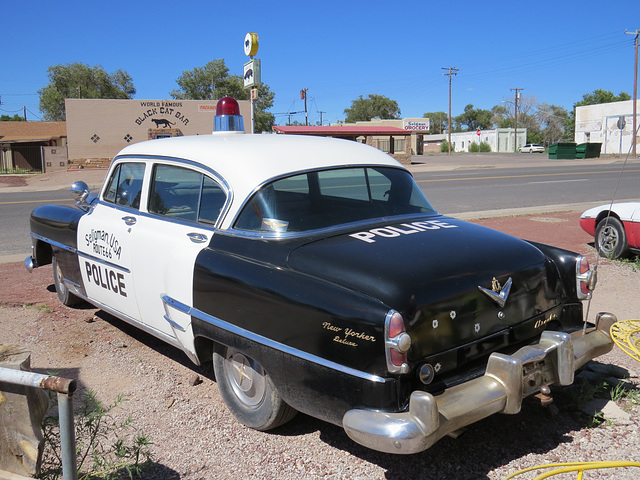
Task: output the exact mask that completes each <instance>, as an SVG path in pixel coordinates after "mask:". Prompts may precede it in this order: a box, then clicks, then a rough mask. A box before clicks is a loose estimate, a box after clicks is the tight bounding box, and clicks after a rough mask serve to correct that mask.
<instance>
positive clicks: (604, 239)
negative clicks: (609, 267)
mask: <svg viewBox="0 0 640 480" xmlns="http://www.w3.org/2000/svg"><path fill="white" fill-rule="evenodd" d="M595 240H596V248H597V249H598V253H599V254H600V255H602V256H603V257H607V258H620V257H624V256H625V255H627V254H628V253H629V244H628V243H627V234H626V232H625V231H624V225H622V222H621V221H620V220H618V219H617V218H616V217H607V218H603V219H602V220H600V222H598V226H597V227H596V236H595Z"/></svg>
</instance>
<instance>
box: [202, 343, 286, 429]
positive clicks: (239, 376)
mask: <svg viewBox="0 0 640 480" xmlns="http://www.w3.org/2000/svg"><path fill="white" fill-rule="evenodd" d="M213 369H214V372H215V375H216V382H217V383H218V389H219V390H220V394H221V395H222V399H223V400H224V403H225V404H226V405H227V407H228V408H229V410H231V413H233V415H234V416H235V417H236V418H237V419H238V420H239V421H240V422H241V423H243V424H245V425H246V426H248V427H251V428H253V429H255V430H261V431H265V430H270V429H272V428H276V427H278V426H280V425H283V424H285V423H287V422H288V421H289V420H291V419H292V418H293V417H294V416H295V414H296V413H297V412H296V410H295V409H294V408H292V407H290V406H289V405H288V404H287V403H285V401H284V400H283V399H282V397H281V396H280V394H279V393H278V391H277V390H276V388H275V386H274V385H273V382H272V381H271V378H269V375H268V374H267V372H265V370H264V369H263V368H262V365H260V364H259V363H258V362H256V361H255V360H253V359H252V358H250V357H248V356H246V355H245V354H244V353H242V352H240V351H238V350H236V349H233V348H228V347H224V346H220V347H218V348H217V349H216V351H215V352H214V354H213Z"/></svg>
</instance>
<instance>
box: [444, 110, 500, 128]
mask: <svg viewBox="0 0 640 480" xmlns="http://www.w3.org/2000/svg"><path fill="white" fill-rule="evenodd" d="M492 118H493V113H492V112H491V111H490V110H482V109H475V108H473V105H471V104H469V105H467V106H466V107H464V113H462V114H460V115H458V116H457V117H455V118H454V119H453V124H454V130H455V131H457V132H472V131H474V130H477V129H478V128H480V129H482V130H486V129H489V128H491V126H492Z"/></svg>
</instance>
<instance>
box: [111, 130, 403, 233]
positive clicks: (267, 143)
mask: <svg viewBox="0 0 640 480" xmlns="http://www.w3.org/2000/svg"><path fill="white" fill-rule="evenodd" d="M123 155H127V156H129V155H132V156H151V157H169V158H178V159H186V160H190V161H193V162H196V163H198V164H202V165H203V166H206V167H208V168H210V169H212V170H213V171H215V172H216V173H218V175H220V177H222V179H224V180H225V181H226V183H227V185H228V186H229V188H230V189H231V191H232V196H233V200H232V205H231V209H230V211H229V212H228V213H229V214H230V216H231V217H234V216H235V215H236V213H237V211H238V209H239V208H240V206H241V205H242V203H243V202H244V201H245V200H246V198H247V197H248V196H249V195H250V194H251V193H252V192H253V191H254V190H255V189H256V188H257V187H258V186H260V185H262V184H263V183H265V182H267V181H269V180H271V179H273V178H275V177H279V176H283V175H286V174H289V173H294V172H301V171H306V170H313V169H324V168H332V167H343V166H358V165H373V166H390V167H396V168H404V167H403V166H402V165H401V164H400V163H399V162H397V161H396V160H395V159H394V158H393V157H391V156H390V155H388V154H386V153H384V152H382V151H381V150H378V149H377V148H373V147H370V146H367V145H364V144H361V143H357V142H354V141H351V140H343V139H335V138H325V137H313V136H304V135H277V134H262V135H251V134H242V133H214V134H212V135H194V136H185V137H174V138H164V139H157V140H149V141H145V142H139V143H135V144H133V145H129V146H127V147H125V148H124V149H122V150H121V151H120V153H119V154H118V156H123ZM228 221H229V215H228V216H227V218H226V222H228ZM226 222H225V223H226Z"/></svg>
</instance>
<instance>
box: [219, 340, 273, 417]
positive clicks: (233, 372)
mask: <svg viewBox="0 0 640 480" xmlns="http://www.w3.org/2000/svg"><path fill="white" fill-rule="evenodd" d="M225 373H226V375H227V379H228V380H229V383H230V385H231V388H232V389H233V391H234V393H235V394H236V397H238V400H240V402H242V404H244V405H245V406H247V407H249V408H256V407H258V406H259V405H260V404H261V403H262V401H263V400H264V397H265V392H266V380H265V377H264V370H263V369H262V366H261V365H260V364H259V363H257V362H256V361H255V360H253V359H251V358H249V357H247V356H245V355H243V354H242V353H240V352H237V351H235V350H229V352H228V353H227V358H226V359H225Z"/></svg>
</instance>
